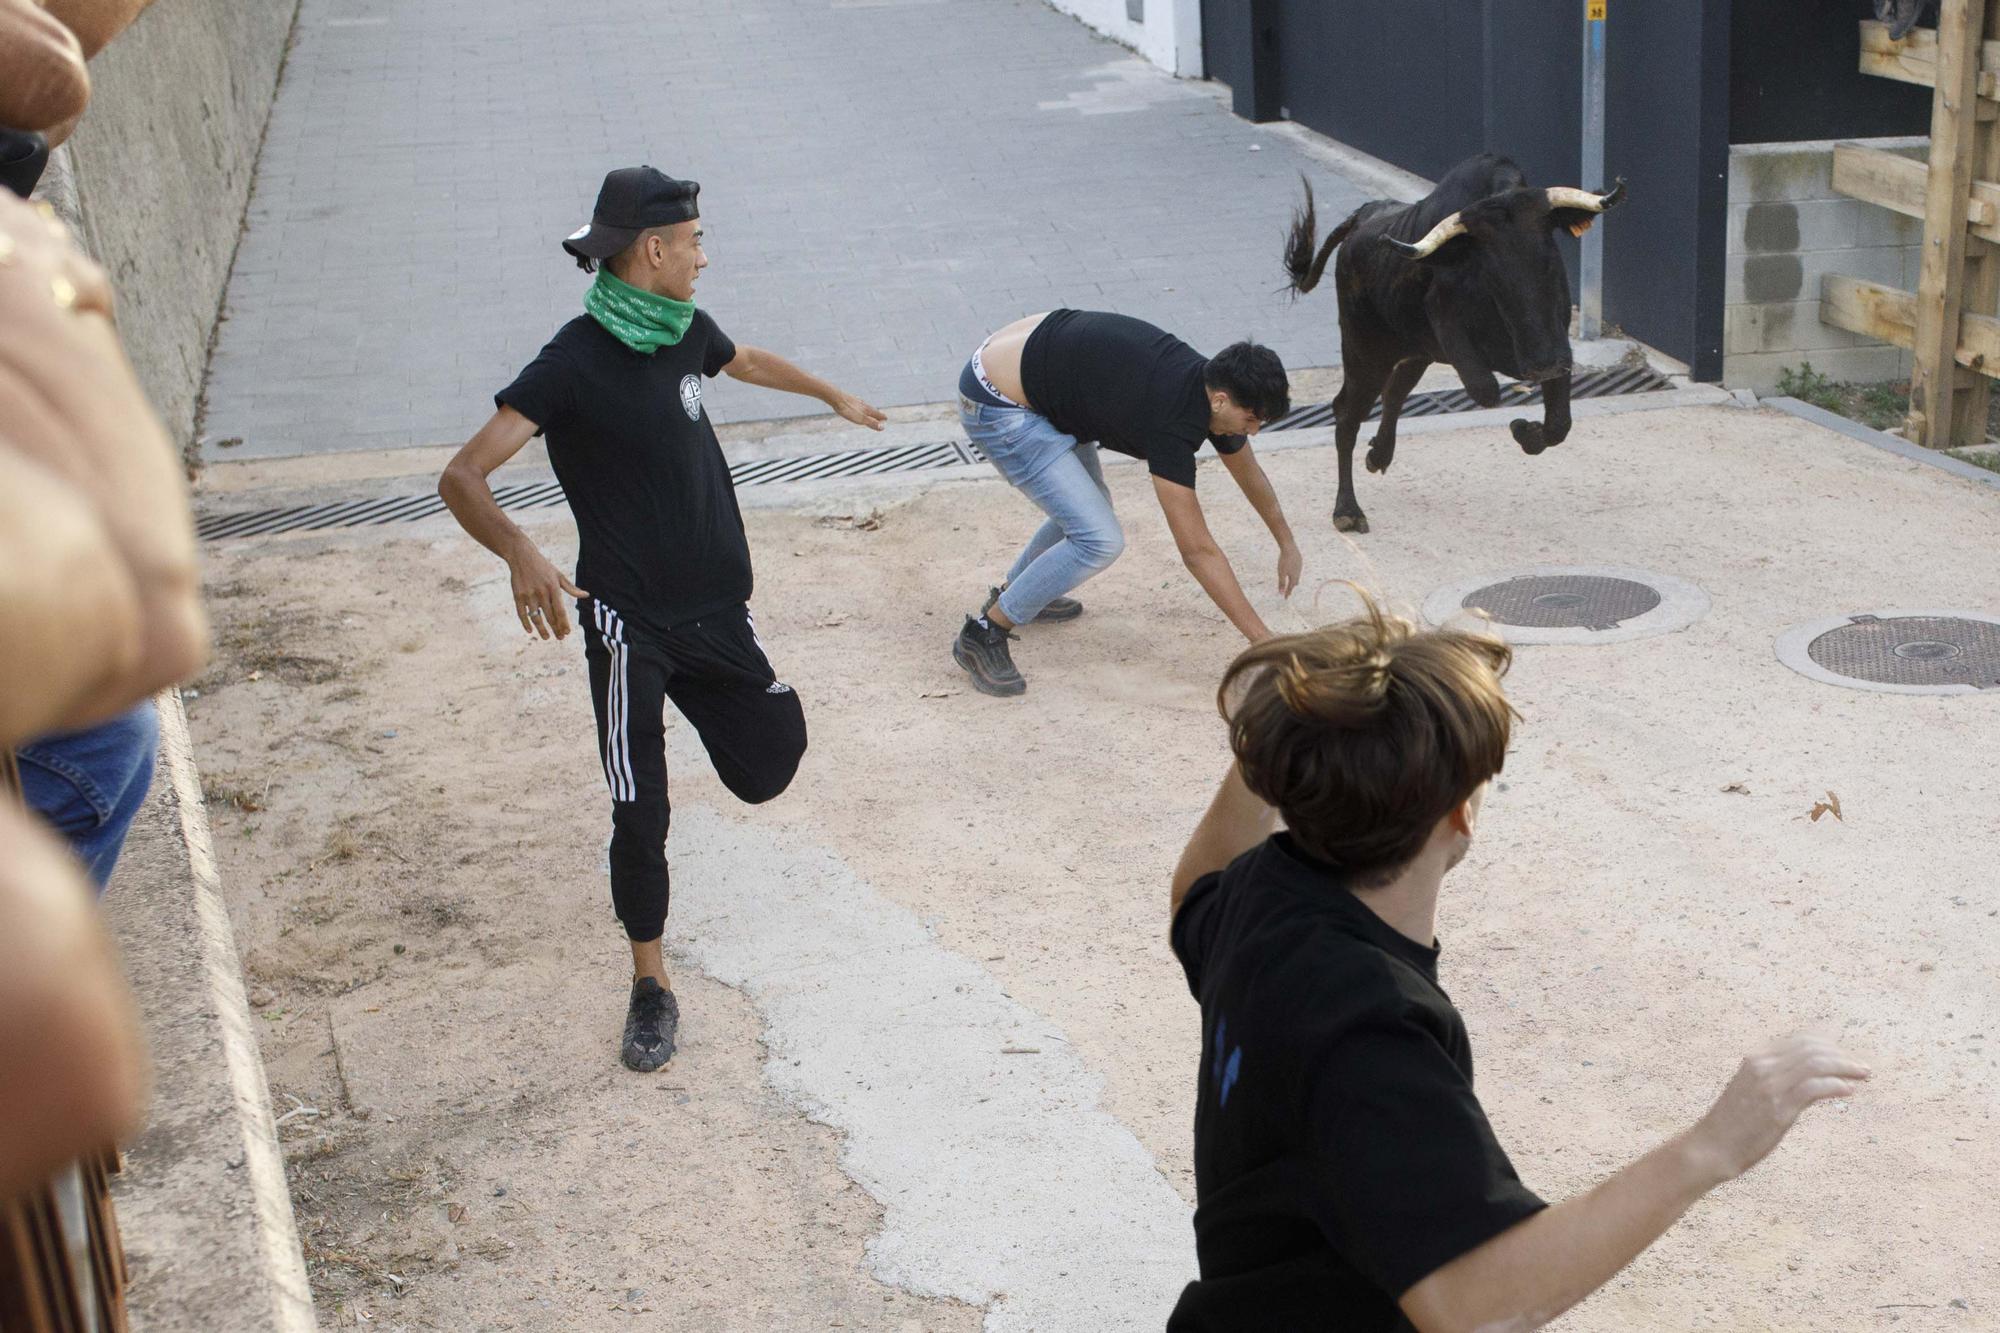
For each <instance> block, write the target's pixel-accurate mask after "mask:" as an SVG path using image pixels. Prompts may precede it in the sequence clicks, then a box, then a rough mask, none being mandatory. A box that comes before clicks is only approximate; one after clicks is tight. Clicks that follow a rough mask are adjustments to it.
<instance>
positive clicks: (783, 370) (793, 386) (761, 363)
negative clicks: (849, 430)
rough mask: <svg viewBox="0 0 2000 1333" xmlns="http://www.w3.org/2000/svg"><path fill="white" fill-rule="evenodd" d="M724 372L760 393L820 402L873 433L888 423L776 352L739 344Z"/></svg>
mask: <svg viewBox="0 0 2000 1333" xmlns="http://www.w3.org/2000/svg"><path fill="white" fill-rule="evenodd" d="M723 369H724V370H726V371H728V372H729V377H730V378H731V379H737V380H742V381H743V382H744V383H745V384H754V385H756V386H757V387H758V388H760V389H776V390H778V392H780V393H796V394H799V395H801V396H802V397H806V398H817V399H819V400H820V401H821V402H822V403H825V404H826V405H827V406H828V407H830V408H832V409H833V410H834V411H836V412H838V413H839V414H840V415H841V416H843V417H845V418H847V419H848V420H849V421H852V422H853V423H854V424H855V425H857V426H866V427H868V429H870V430H880V429H882V423H883V421H885V420H886V419H887V418H885V417H884V416H883V415H882V414H881V413H880V412H878V411H876V410H875V409H874V408H873V407H870V406H869V405H868V404H867V403H865V402H863V401H862V400H861V399H859V398H856V397H855V396H854V395H853V394H851V393H846V392H843V391H842V390H840V389H836V388H834V387H833V386H832V385H831V384H828V383H827V382H826V381H825V380H823V379H821V378H820V377H819V376H817V375H813V374H810V373H808V372H807V371H804V370H801V369H800V368H799V367H797V366H795V365H793V364H792V363H791V362H789V361H787V360H785V358H783V357H782V356H779V355H778V354H777V353H776V352H767V351H765V350H764V349H763V348H761V347H752V346H750V345H749V344H748V343H738V344H736V356H735V358H734V359H733V360H731V361H730V363H729V364H728V365H726V366H724V367H723Z"/></svg>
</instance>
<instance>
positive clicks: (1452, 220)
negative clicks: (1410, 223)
mask: <svg viewBox="0 0 2000 1333" xmlns="http://www.w3.org/2000/svg"><path fill="white" fill-rule="evenodd" d="M1463 235H1465V222H1464V220H1463V219H1461V218H1460V217H1459V216H1458V214H1456V213H1453V214H1452V215H1451V216H1450V217H1448V218H1446V219H1445V220H1444V221H1443V222H1440V223H1438V224H1437V226H1435V227H1432V228H1431V229H1430V230H1429V231H1428V232H1426V233H1425V234H1424V238H1423V239H1422V240H1421V241H1418V242H1417V243H1416V244H1415V245H1411V244H1410V243H1409V242H1408V241H1399V240H1397V239H1396V238H1395V237H1393V236H1384V237H1383V238H1382V239H1383V240H1385V241H1387V242H1388V243H1389V244H1391V245H1393V246H1395V247H1396V248H1397V249H1398V250H1401V251H1402V252H1403V253H1404V254H1406V255H1408V256H1409V257H1410V258H1412V259H1427V258H1429V257H1430V255H1431V254H1432V253H1433V252H1435V251H1436V250H1437V248H1438V247H1439V246H1440V245H1443V244H1444V243H1445V242H1446V241H1448V240H1450V239H1451V238H1452V237H1454V236H1463Z"/></svg>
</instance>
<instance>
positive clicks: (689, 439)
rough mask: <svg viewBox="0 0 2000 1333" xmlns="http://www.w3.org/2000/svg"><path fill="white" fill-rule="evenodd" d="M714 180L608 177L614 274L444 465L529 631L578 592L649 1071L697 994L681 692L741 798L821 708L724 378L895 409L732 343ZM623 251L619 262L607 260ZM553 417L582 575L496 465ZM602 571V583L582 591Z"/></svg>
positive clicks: (587, 254) (591, 248)
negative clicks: (784, 664) (676, 851)
mask: <svg viewBox="0 0 2000 1333" xmlns="http://www.w3.org/2000/svg"><path fill="white" fill-rule="evenodd" d="M699 190H700V187H699V186H697V185H696V184H695V183H694V182H693V181H681V180H675V179H673V178H672V177H670V176H667V175H665V174H663V173H661V172H659V171H656V170H654V169H653V168H652V167H627V168H624V169H622V170H618V171H614V172H612V173H611V174H610V175H608V176H606V177H605V178H604V188H603V189H602V190H601V191H599V193H598V196H597V209H596V212H595V213H594V214H593V215H592V217H591V220H590V223H589V225H587V226H584V227H582V228H579V229H578V230H577V231H575V232H574V233H572V234H571V235H570V236H569V238H568V239H567V240H565V241H564V242H563V248H564V249H565V250H567V251H569V253H570V254H572V255H574V256H575V257H576V260H577V263H578V265H579V266H580V267H581V268H582V269H583V270H584V271H585V272H591V271H593V270H597V281H596V283H595V285H593V286H592V287H591V288H590V290H589V291H588V292H587V293H586V294H585V296H584V302H583V303H584V309H585V311H586V313H585V314H582V315H579V316H578V317H577V318H575V319H573V320H571V321H570V322H569V323H567V324H565V325H564V326H563V327H562V329H561V330H560V331H558V332H557V334H556V336H555V337H554V338H553V339H551V340H550V341H549V344H548V346H546V347H544V348H543V349H542V350H541V353H540V355H538V356H537V357H536V358H535V359H534V361H532V362H531V363H529V365H528V367H527V369H525V370H523V371H522V372H521V373H520V375H519V376H518V377H517V378H516V379H515V380H514V382H513V383H512V384H510V385H508V386H507V387H506V388H504V389H502V390H501V391H500V392H499V393H498V394H496V395H495V396H494V402H495V405H496V406H497V408H498V410H497V411H496V412H495V413H494V415H493V418H492V420H490V421H488V422H487V423H486V425H485V426H483V427H481V428H480V431H479V433H478V434H477V435H474V436H473V437H472V439H471V440H470V441H468V442H467V443H466V445H465V447H464V448H463V449H460V450H459V451H458V454H457V455H456V456H455V457H454V458H453V459H452V461H451V463H450V465H449V466H447V467H446V468H445V470H444V476H443V477H442V478H441V479H440V481H439V483H438V493H439V494H440V495H441V496H443V497H444V501H445V503H446V504H448V505H449V506H450V507H451V511H452V513H453V515H454V516H456V517H457V519H458V521H459V523H460V525H461V526H463V527H464V528H465V530H466V531H467V532H469V533H471V534H472V536H473V537H474V538H475V539H477V540H478V541H479V543H480V544H481V545H483V546H485V547H486V548H487V549H488V550H490V551H492V552H493V553H494V554H495V555H498V556H499V557H500V558H501V559H503V560H505V561H506V562H507V566H508V568H509V569H510V570H511V571H512V573H513V582H514V609H515V611H516V613H517V614H518V615H519V616H520V618H521V628H522V629H523V630H525V631H527V632H528V633H529V634H531V635H533V634H539V635H540V636H541V637H542V638H544V639H546V638H549V637H551V636H553V637H555V638H558V639H560V638H563V637H565V636H567V635H568V633H569V616H568V613H567V611H566V609H565V607H564V604H563V603H564V597H565V595H567V596H569V597H574V598H576V599H577V603H576V606H577V615H578V620H579V622H580V623H581V624H582V626H583V639H584V657H585V659H586V661H587V662H588V664H589V667H590V693H591V700H592V702H593V703H594V704H595V705H596V709H597V738H598V749H599V753H600V757H601V758H602V760H603V764H604V780H605V783H606V784H607V785H608V786H609V787H610V789H611V829H612V832H611V858H610V859H611V899H612V903H613V905H614V906H615V908H616V909H617V913H618V919H619V921H620V922H621V923H623V925H624V927H625V933H626V936H627V937H628V938H629V940H630V942H631V945H632V970H633V982H632V994H631V1001H630V1006H629V1009H628V1012H627V1015H626V1020H625V1040H624V1048H623V1057H624V1061H625V1063H626V1064H627V1065H628V1066H630V1067H631V1068H633V1069H636V1070H640V1071H641V1072H646V1071H651V1070H654V1069H658V1068H659V1067H660V1066H661V1065H664V1064H665V1063H666V1062H667V1061H668V1059H669V1058H671V1057H672V1055H673V1053H674V1035H675V1031H676V1028H677V1027H678V1025H679V1022H680V1009H679V1006H678V1004H677V1003H676V1002H675V1000H674V995H673V990H672V987H671V983H670V982H669V981H668V979H667V973H666V968H665V965H664V964H663V962H662V960H661V957H660V936H661V934H662V933H663V931H664V930H665V927H666V918H667V858H666V839H667V810H668V806H667V766H666V746H665V742H666V734H665V729H664V725H663V720H662V714H663V712H664V708H665V703H666V701H667V700H669V699H671V700H672V701H673V704H674V707H676V708H677V709H679V710H680V713H681V716H683V717H685V718H686V719H687V720H688V721H689V722H691V723H693V724H694V728H695V731H696V732H697V733H698V734H699V735H700V736H701V741H702V744H703V746H705V747H706V748H707V750H708V755H709V758H710V760H711V761H713V763H714V764H715V771H716V774H717V775H718V776H719V777H720V778H721V779H722V781H723V784H724V785H725V786H727V787H728V788H729V790H730V791H731V792H733V793H734V794H735V795H736V796H737V797H738V798H740V799H742V800H744V801H749V802H752V803H756V802H761V801H768V800H770V799H771V798H772V797H774V796H776V795H777V794H778V793H780V792H782V791H783V790H784V789H785V788H786V787H787V786H788V785H789V784H790V783H791V780H792V775H793V774H794V773H795V772H796V771H797V770H798V765H799V759H800V757H801V756H802V755H803V754H804V753H805V748H806V725H805V714H804V712H803V711H802V710H801V708H800V707H799V699H798V696H797V695H796V694H794V693H793V692H792V689H791V687H790V686H789V685H785V684H782V683H780V682H779V680H778V679H777V676H776V674H775V673H774V672H773V671H772V669H771V664H770V662H769V661H768V660H767V659H766V657H765V655H764V646H763V644H762V643H761V642H760V641H759V640H758V638H757V632H756V627H755V624H754V622H753V621H752V620H751V618H750V611H749V607H748V605H747V604H748V602H749V600H750V583H751V579H750V547H749V544H748V542H746V541H745V539H744V533H743V518H742V515H741V514H740V513H739V512H738V510H737V508H736V492H735V489H734V487H733V486H732V484H731V482H730V477H729V464H728V463H727V461H726V460H725V459H724V458H723V456H722V446H721V444H720V443H718V442H717V440H716V438H715V429H714V427H713V426H711V425H710V424H709V420H708V414H707V413H706V412H705V411H704V410H703V409H702V403H701V382H702V379H703V378H704V377H708V378H713V377H714V376H715V375H716V373H717V372H718V371H724V370H726V371H728V372H729V373H730V375H731V376H733V377H735V378H736V379H739V380H742V381H744V382H745V383H747V384H755V385H759V386H761V387H764V388H767V389H780V390H783V391H785V392H787V393H797V394H805V395H807V396H810V397H813V398H817V399H819V400H820V401H822V402H824V403H825V404H826V405H827V406H828V407H830V408H832V409H833V410H834V411H835V412H838V413H839V414H840V415H841V416H843V417H845V418H846V419H847V420H849V421H852V422H854V423H855V424H856V425H861V426H867V427H869V428H870V429H873V430H880V429H881V428H882V421H883V417H882V414H881V413H880V412H878V411H876V410H875V409H874V408H872V407H870V406H869V405H868V404H867V403H865V402H863V401H861V400H860V399H859V398H856V397H854V396H853V395H852V394H849V393H844V392H842V391H841V390H839V389H836V388H834V387H833V386H832V385H830V384H828V383H826V382H825V381H824V380H821V379H817V378H815V377H814V376H812V375H809V374H807V373H806V372H805V371H803V370H801V369H799V368H798V367H797V366H794V365H792V364H791V363H790V362H788V361H786V360H784V359H783V358H782V357H779V356H776V355H774V354H773V353H771V352H767V351H764V350H763V349H762V348H757V347H751V346H748V345H745V344H738V343H734V342H732V341H730V339H729V337H728V336H727V335H726V334H724V333H723V332H722V330H721V329H720V328H717V327H716V324H715V321H714V320H713V319H712V318H710V317H709V315H708V312H707V311H705V310H697V309H696V308H695V304H694V288H695V281H696V279H697V278H698V277H699V276H700V274H701V270H702V269H703V268H705V267H707V265H708V256H707V255H705V254H703V253H702V248H701V239H702V232H701V220H700V214H699V210H698V209H697V207H696V204H695V199H696V195H697V193H698V191H699ZM600 264H601V265H602V268H601V269H600V268H599V267H598V266H599V265H600ZM543 432H547V435H548V450H549V462H550V463H551V464H552V465H553V466H554V468H555V472H556V478H557V480H559V481H560V482H562V487H563V492H564V494H565V496H566V497H567V498H568V500H569V506H570V512H571V513H572V514H574V515H575V517H576V525H577V534H578V539H579V550H578V554H577V563H576V582H571V581H570V580H569V579H567V578H565V577H564V576H563V574H562V572H561V571H560V570H558V569H557V568H556V567H555V566H554V565H553V564H551V563H550V562H549V560H548V558H547V557H546V556H544V555H543V554H542V553H541V551H540V550H538V549H537V548H536V546H535V544H534V543H533V542H532V541H530V540H529V539H528V537H527V535H526V534H525V533H523V532H522V531H521V529H520V528H519V527H517V526H516V525H515V524H514V522H513V521H512V520H511V519H509V518H508V517H507V515H506V514H505V513H503V512H502V511H501V509H500V507H499V505H497V504H496V503H494V500H493V492H492V490H491V489H490V488H489V487H488V485H487V477H488V475H489V474H491V473H492V471H493V469H495V468H497V467H499V466H500V465H501V464H502V463H504V462H506V461H507V460H508V459H509V458H512V457H513V456H514V455H515V454H516V453H517V452H519V451H520V449H521V448H522V446H524V445H525V444H527V442H528V441H529V440H530V439H532V438H533V437H534V436H536V435H539V434H542V433H543ZM579 585H581V586H579Z"/></svg>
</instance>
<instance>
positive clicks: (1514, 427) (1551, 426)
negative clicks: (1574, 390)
mask: <svg viewBox="0 0 2000 1333" xmlns="http://www.w3.org/2000/svg"><path fill="white" fill-rule="evenodd" d="M1569 427H1570V420H1569V376H1568V375H1558V376H1557V377H1556V378H1554V379H1552V380H1543V381H1542V419H1541V420H1540V421H1529V420H1527V419H1526V418H1525V417H1516V418H1514V420H1513V421H1511V422H1509V423H1508V425H1507V429H1508V430H1510V431H1512V432H1513V433H1514V443H1516V444H1518V445H1520V446H1521V452H1522V453H1524V454H1538V453H1540V452H1541V451H1542V450H1544V449H1546V448H1548V447H1549V446H1550V445H1552V444H1561V443H1562V442H1563V441H1564V440H1565V439H1567V438H1568V437H1569Z"/></svg>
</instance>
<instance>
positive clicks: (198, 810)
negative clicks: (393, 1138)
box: [154, 689, 319, 1333]
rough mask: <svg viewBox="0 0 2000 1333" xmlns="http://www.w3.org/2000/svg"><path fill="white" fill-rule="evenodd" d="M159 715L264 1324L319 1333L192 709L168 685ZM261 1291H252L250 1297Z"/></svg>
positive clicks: (283, 1331)
mask: <svg viewBox="0 0 2000 1333" xmlns="http://www.w3.org/2000/svg"><path fill="white" fill-rule="evenodd" d="M154 702H155V705H156V706H157V708H158V710H159V715H160V759H161V762H163V763H164V764H165V765H166V768H167V774H168V777H169V779H170V780H171V782H172V786H173V796H174V807H175V812H176V814H177V815H178V817H179V819H180V826H181V837H182V839H183V840H184V842H185V843H186V847H187V858H188V868H189V870H190V871H191V872H192V877H193V880H194V896H195V916H196V919H197V920H198V921H199V922H200V923H201V935H202V938H201V954H202V962H203V968H204V970H205V971H206V972H207V974H208V987H209V997H210V1000H211V1002H212V1003H213V1005H214V1008H215V1016H216V1024H217V1027H218V1028H219V1029H220V1030H221V1033H222V1051H223V1057H224V1059H226V1060H227V1061H228V1065H229V1083H230V1089H231V1091H232V1093H233V1094H234V1096H235V1101H236V1118H237V1122H238V1124H239V1125H240V1126H241V1128H242V1131H243V1161H244V1167H245V1169H246V1170H247V1171H248V1172H249V1173H250V1183H251V1188H252V1193H253V1194H254V1196H255V1198H256V1208H257V1217H256V1223H257V1238H258V1244H259V1247H260V1248H261V1249H262V1251H263V1256H264V1272H265V1274H266V1276H267V1277H268V1279H269V1286H268V1287H267V1288H266V1290H267V1291H268V1292H269V1295H270V1301H271V1309H270V1311H269V1316H268V1319H269V1322H267V1323H263V1324H261V1325H260V1326H261V1327H264V1328H268V1329H271V1330H274V1333H314V1331H315V1330H316V1329H318V1327H319V1321H318V1319H317V1318H316V1317H315V1316H314V1314H313V1300H312V1286H311V1284H310V1283H309V1282H308V1281H307V1280H306V1261H305V1255H304V1253H303V1252H302V1251H301V1249H300V1248H299V1233H298V1226H297V1223H296V1221H295V1220H294V1218H293V1216H292V1196H291V1191H290V1189H289V1188H288V1187H287V1185H286V1183H285V1160H284V1154H283V1152H282V1151H281V1150H280V1149H279V1147H278V1127H277V1125H276V1124H275V1123H273V1121H272V1117H271V1093H270V1088H269V1085H268V1084H267V1083H266V1082H265V1080H264V1061H263V1057H262V1056H261V1055H260V1054H259V1053H258V1049H257V1034H256V1033H255V1032H254V1031H252V1030H251V1027H250V1005H249V1002H248V1001H247V1000H246V998H245V997H244V994H243V973H242V971H241V964H240V963H239V962H238V960H237V954H236V934H235V931H234V930H232V929H231V928H230V925H229V912H228V909H227V908H225V907H224V906H223V904H222V888H221V881H220V880H219V879H218V878H217V876H216V870H215V849H214V845H213V843H212V842H211V841H210V839H209V833H208V810H207V807H206V806H205V805H204V804H203V801H202V794H201V773H200V771H199V770H198V769H197V768H196V767H195V762H194V743H193V741H192V740H190V739H189V736H188V725H187V712H186V710H185V709H183V708H182V706H181V696H180V692H179V691H178V690H171V689H169V690H162V691H161V692H160V694H159V695H158V696H157V697H156V699H155V700H154ZM254 1294H255V1293H246V1296H251V1295H254Z"/></svg>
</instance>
